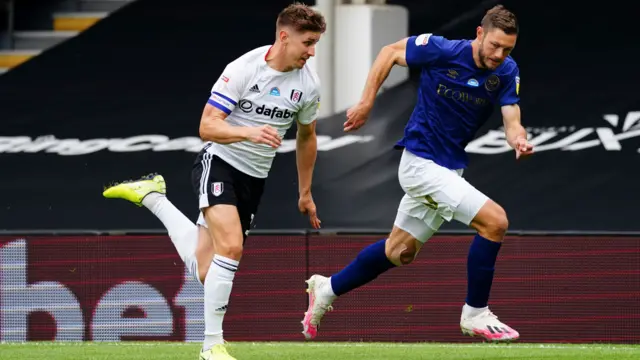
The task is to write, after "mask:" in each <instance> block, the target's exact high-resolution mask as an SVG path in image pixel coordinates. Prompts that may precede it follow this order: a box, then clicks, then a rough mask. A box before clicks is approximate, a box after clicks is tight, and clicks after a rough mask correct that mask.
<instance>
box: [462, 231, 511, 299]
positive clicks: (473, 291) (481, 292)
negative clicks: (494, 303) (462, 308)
mask: <svg viewBox="0 0 640 360" xmlns="http://www.w3.org/2000/svg"><path fill="white" fill-rule="evenodd" d="M501 245H502V243H498V242H495V241H491V240H487V239H485V238H483V237H482V236H480V235H476V236H475V237H474V238H473V242H472V243H471V247H470V248H469V257H468V258H467V281H468V284H467V299H466V303H467V305H469V306H472V307H474V308H483V307H486V306H487V304H488V303H489V293H490V292H491V284H492V282H493V273H494V271H495V265H496V258H497V257H498V251H500V246H501Z"/></svg>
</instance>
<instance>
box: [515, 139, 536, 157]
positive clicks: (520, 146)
mask: <svg viewBox="0 0 640 360" xmlns="http://www.w3.org/2000/svg"><path fill="white" fill-rule="evenodd" d="M514 145H515V146H514V150H515V151H516V159H520V157H522V156H529V155H531V154H533V145H531V144H529V142H528V141H527V139H525V138H523V137H522V136H519V137H518V138H517V139H516V142H515V144H514Z"/></svg>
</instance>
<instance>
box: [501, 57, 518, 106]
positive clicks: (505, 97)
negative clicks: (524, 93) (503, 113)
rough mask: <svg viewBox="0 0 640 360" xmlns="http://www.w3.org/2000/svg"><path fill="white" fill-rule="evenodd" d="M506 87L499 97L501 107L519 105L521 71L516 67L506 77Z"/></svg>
mask: <svg viewBox="0 0 640 360" xmlns="http://www.w3.org/2000/svg"><path fill="white" fill-rule="evenodd" d="M505 80H506V81H505V83H506V84H505V86H504V87H503V88H502V91H501V92H500V95H499V101H500V106H505V105H513V104H518V103H519V102H520V70H519V69H518V67H517V66H516V67H514V69H513V71H512V72H511V73H510V74H509V75H507V77H505Z"/></svg>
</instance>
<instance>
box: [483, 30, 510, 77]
mask: <svg viewBox="0 0 640 360" xmlns="http://www.w3.org/2000/svg"><path fill="white" fill-rule="evenodd" d="M516 38H517V35H515V34H514V35H507V34H505V33H504V31H502V30H500V29H491V30H489V31H484V30H483V29H482V28H481V27H480V28H479V29H478V39H479V40H480V46H479V47H478V57H479V58H480V63H481V64H482V65H483V66H484V67H485V68H487V69H489V70H495V69H496V68H497V67H498V66H500V64H502V62H503V61H504V60H505V59H506V58H507V56H509V54H510V53H511V50H513V48H514V47H515V46H516Z"/></svg>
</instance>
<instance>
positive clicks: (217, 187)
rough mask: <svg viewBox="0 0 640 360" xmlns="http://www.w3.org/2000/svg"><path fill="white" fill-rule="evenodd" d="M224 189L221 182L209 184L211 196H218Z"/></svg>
mask: <svg viewBox="0 0 640 360" xmlns="http://www.w3.org/2000/svg"><path fill="white" fill-rule="evenodd" d="M223 191H224V184H223V183H221V182H214V183H213V184H211V192H212V193H213V196H220V195H221V194H222V192H223Z"/></svg>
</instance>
